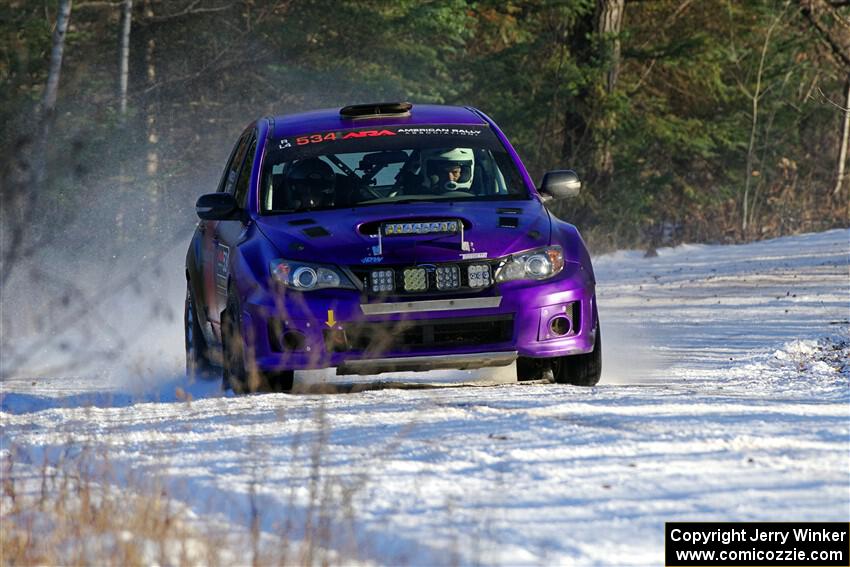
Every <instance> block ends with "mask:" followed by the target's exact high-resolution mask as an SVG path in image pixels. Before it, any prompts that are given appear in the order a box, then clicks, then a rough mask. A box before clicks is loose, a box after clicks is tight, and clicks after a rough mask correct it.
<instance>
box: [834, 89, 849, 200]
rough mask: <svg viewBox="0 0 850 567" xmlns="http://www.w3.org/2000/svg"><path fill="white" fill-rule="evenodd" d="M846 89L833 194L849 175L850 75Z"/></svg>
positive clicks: (839, 189)
mask: <svg viewBox="0 0 850 567" xmlns="http://www.w3.org/2000/svg"><path fill="white" fill-rule="evenodd" d="M844 90H845V92H846V93H847V96H846V98H845V100H844V130H843V132H842V133H841V147H840V149H839V150H838V175H837V176H836V180H835V189H833V191H832V194H833V195H838V194H839V193H841V186H842V184H843V183H844V177H845V176H846V175H847V172H846V170H845V168H846V165H847V139H848V138H850V75H848V77H847V81H846V82H845V83H844Z"/></svg>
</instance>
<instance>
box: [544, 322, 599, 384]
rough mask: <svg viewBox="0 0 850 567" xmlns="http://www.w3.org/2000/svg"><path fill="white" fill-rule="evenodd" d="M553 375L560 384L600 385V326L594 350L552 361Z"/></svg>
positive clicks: (597, 330)
mask: <svg viewBox="0 0 850 567" xmlns="http://www.w3.org/2000/svg"><path fill="white" fill-rule="evenodd" d="M552 374H553V375H554V376H555V382H557V383H558V384H572V385H573V386H595V385H596V384H598V383H599V378H600V377H601V376H602V331H601V330H600V328H599V326H598V325H597V327H596V341H595V342H594V343H593V350H592V351H591V352H589V353H587V354H576V355H573V356H562V357H560V358H556V359H554V360H552Z"/></svg>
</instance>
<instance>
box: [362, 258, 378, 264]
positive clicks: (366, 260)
mask: <svg viewBox="0 0 850 567" xmlns="http://www.w3.org/2000/svg"><path fill="white" fill-rule="evenodd" d="M383 261H384V257H383V256H366V257H365V258H361V260H360V263H361V264H380V263H381V262H383Z"/></svg>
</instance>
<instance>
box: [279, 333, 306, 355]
mask: <svg viewBox="0 0 850 567" xmlns="http://www.w3.org/2000/svg"><path fill="white" fill-rule="evenodd" d="M305 341H306V338H305V337H304V334H303V333H299V332H298V331H289V332H287V333H284V335H283V348H284V350H287V351H292V350H304V343H305Z"/></svg>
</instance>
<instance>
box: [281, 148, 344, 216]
mask: <svg viewBox="0 0 850 567" xmlns="http://www.w3.org/2000/svg"><path fill="white" fill-rule="evenodd" d="M286 182H287V185H288V188H289V194H290V198H291V200H292V204H293V205H294V208H296V209H311V208H313V207H321V206H328V205H333V201H334V190H335V186H336V175H334V171H333V168H332V167H331V166H330V165H329V164H327V163H326V162H324V161H322V160H321V159H319V158H316V157H313V158H307V159H302V160H300V161H298V162H296V163H295V164H294V165H293V166H292V167H291V168H290V169H289V171H288V172H287V174H286Z"/></svg>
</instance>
